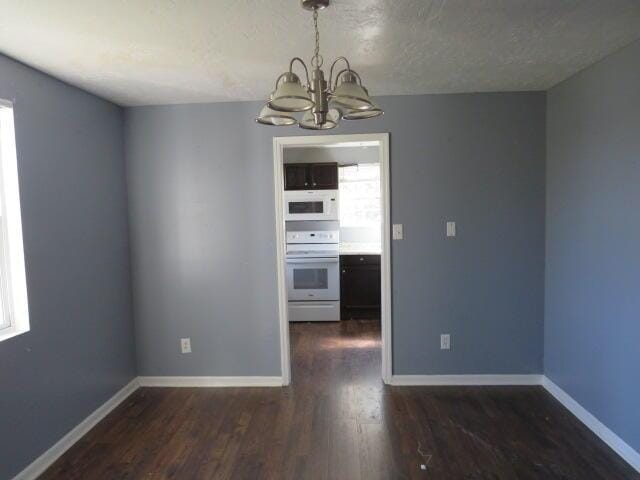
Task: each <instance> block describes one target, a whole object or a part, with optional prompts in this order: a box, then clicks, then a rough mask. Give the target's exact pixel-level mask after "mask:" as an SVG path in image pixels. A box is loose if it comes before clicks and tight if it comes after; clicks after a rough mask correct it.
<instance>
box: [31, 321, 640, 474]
mask: <svg viewBox="0 0 640 480" xmlns="http://www.w3.org/2000/svg"><path fill="white" fill-rule="evenodd" d="M291 348H292V362H293V364H292V378H293V382H292V386H291V387H288V388H141V389H139V390H138V391H136V392H135V393H134V394H133V395H132V396H131V397H130V398H129V399H128V400H127V401H125V402H124V403H123V404H122V405H121V406H120V407H118V408H117V409H116V410H115V411H114V412H112V413H111V414H110V415H109V416H108V417H107V418H106V419H105V420H103V421H102V422H100V423H99V424H98V425H97V426H96V427H95V428H94V429H93V430H92V431H91V432H89V434H87V435H86V436H85V437H84V438H83V439H82V440H81V441H80V442H78V443H77V444H76V445H75V446H74V447H72V448H71V449H70V450H69V451H68V452H67V453H66V454H65V455H64V456H63V457H62V458H61V459H60V460H58V462H56V463H55V464H54V465H53V466H52V467H51V468H50V469H49V470H48V471H47V472H46V473H45V474H44V475H43V476H42V477H41V478H42V479H65V480H68V479H119V480H121V479H169V478H172V479H180V480H186V479H189V480H190V479H251V480H255V479H296V480H300V479H307V478H309V479H311V478H313V479H315V478H319V479H327V478H331V479H342V480H350V479H367V480H371V479H447V480H452V479H510V480H511V479H545V480H546V479H580V480H584V479H590V480H591V479H621V480H622V479H625V480H630V479H639V478H640V475H638V474H637V473H635V472H634V471H633V470H632V469H631V468H630V467H629V466H628V465H626V464H625V463H624V462H623V461H622V460H621V459H620V458H619V457H617V456H616V455H615V454H614V453H613V452H612V451H611V450H610V449H609V448H608V447H606V446H605V445H604V444H603V443H602V442H601V441H600V440H599V439H598V438H597V437H595V436H594V435H593V434H592V433H591V432H590V431H589V430H587V429H586V428H585V427H584V426H583V425H582V424H581V423H580V422H579V421H578V420H576V419H575V418H574V417H573V416H572V415H571V414H570V413H569V412H568V411H567V410H565V409H564V408H563V407H562V406H561V405H560V404H559V403H558V402H557V401H555V400H554V399H553V398H552V397H551V396H550V395H549V394H547V393H546V392H545V391H544V390H543V389H542V388H541V387H386V386H383V385H382V382H381V380H380V323H379V321H373V320H348V321H343V322H335V323H295V324H291Z"/></svg>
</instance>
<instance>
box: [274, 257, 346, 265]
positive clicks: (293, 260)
mask: <svg viewBox="0 0 640 480" xmlns="http://www.w3.org/2000/svg"><path fill="white" fill-rule="evenodd" d="M338 261H339V259H337V258H287V263H291V264H305V263H338Z"/></svg>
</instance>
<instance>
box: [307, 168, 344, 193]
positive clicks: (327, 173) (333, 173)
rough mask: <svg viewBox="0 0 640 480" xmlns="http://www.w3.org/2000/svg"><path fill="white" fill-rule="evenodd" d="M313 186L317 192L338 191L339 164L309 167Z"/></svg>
mask: <svg viewBox="0 0 640 480" xmlns="http://www.w3.org/2000/svg"><path fill="white" fill-rule="evenodd" d="M309 171H310V173H311V175H310V177H311V186H312V187H313V188H314V189H317V190H324V189H327V190H336V189H337V188H338V164H337V163H312V164H311V165H310V166H309Z"/></svg>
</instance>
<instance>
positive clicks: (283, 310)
mask: <svg viewBox="0 0 640 480" xmlns="http://www.w3.org/2000/svg"><path fill="white" fill-rule="evenodd" d="M335 144H344V145H345V146H348V145H350V144H352V145H353V146H359V145H365V144H366V145H372V146H377V147H378V155H379V158H380V188H381V190H382V191H381V195H382V258H381V275H380V281H381V305H380V317H381V324H382V325H381V330H382V381H383V382H384V383H386V384H390V383H391V375H392V372H393V370H392V358H393V356H392V345H393V344H392V341H391V244H390V242H391V209H390V200H391V199H390V194H389V172H390V169H389V134H388V133H365V134H353V135H319V136H296V137H274V138H273V172H274V189H275V208H276V258H277V275H278V315H279V318H280V362H281V369H282V370H281V371H282V384H283V385H289V383H291V361H290V359H289V319H288V315H287V285H286V276H285V249H286V245H285V238H286V236H285V225H284V199H283V192H284V175H283V171H284V169H283V160H284V149H285V147H293V146H296V147H301V146H304V147H313V146H327V145H335Z"/></svg>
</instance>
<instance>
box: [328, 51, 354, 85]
mask: <svg viewBox="0 0 640 480" xmlns="http://www.w3.org/2000/svg"><path fill="white" fill-rule="evenodd" d="M340 60H344V63H346V64H347V68H346V70H342V71H340V73H342V72H344V71H348V72H350V71H351V65H349V60H347V57H338V58H336V59H335V60H334V61H333V63H332V64H331V68H330V69H329V86H331V83H332V80H333V67H335V66H336V64H337V63H338V62H339V61H340ZM340 73H339V74H338V75H337V76H336V85H337V84H338V77H339V76H340ZM334 88H335V87H334Z"/></svg>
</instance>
